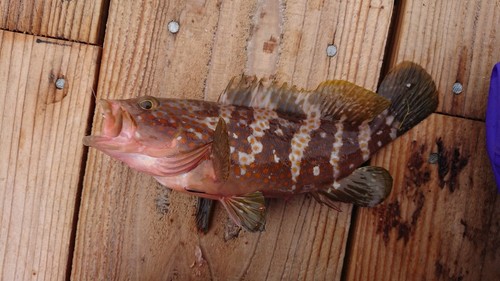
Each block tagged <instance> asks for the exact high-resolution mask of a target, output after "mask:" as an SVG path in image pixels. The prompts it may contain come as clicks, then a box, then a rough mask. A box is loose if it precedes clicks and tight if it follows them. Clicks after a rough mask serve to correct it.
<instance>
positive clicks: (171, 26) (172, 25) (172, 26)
mask: <svg viewBox="0 0 500 281" xmlns="http://www.w3.org/2000/svg"><path fill="white" fill-rule="evenodd" d="M167 27H168V31H170V33H172V34H176V33H177V32H179V28H180V25H179V23H178V22H176V21H174V20H173V21H171V22H169V23H168V26H167Z"/></svg>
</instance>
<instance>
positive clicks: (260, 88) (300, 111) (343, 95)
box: [219, 76, 390, 123]
mask: <svg viewBox="0 0 500 281" xmlns="http://www.w3.org/2000/svg"><path fill="white" fill-rule="evenodd" d="M219 102H220V103H223V104H231V105H238V106H248V107H256V108H267V109H270V110H276V111H278V112H282V113H286V114H292V115H301V116H302V115H309V114H311V113H312V112H316V113H319V114H320V116H321V118H324V119H331V120H340V119H342V118H343V119H344V120H346V121H348V122H356V123H360V122H362V121H365V120H372V119H373V118H374V117H375V116H377V115H378V114H380V113H381V112H382V111H384V110H385V109H387V108H388V107H389V105H390V102H389V100H388V99H386V98H384V97H382V96H380V95H377V94H376V93H374V92H372V91H370V90H368V89H365V88H363V87H360V86H357V85H355V84H353V83H350V82H347V81H342V80H330V81H325V82H323V83H321V84H320V85H319V86H318V87H317V88H316V90H313V91H307V90H303V89H298V88H296V87H295V86H292V87H290V86H288V85H287V84H286V83H284V84H283V85H281V86H279V85H278V84H277V83H271V82H270V81H269V80H267V79H261V80H258V79H257V78H255V77H248V76H241V77H240V78H239V79H238V78H233V79H232V80H231V82H230V83H229V84H228V86H227V88H226V90H225V91H224V93H222V95H221V96H220V97H219Z"/></svg>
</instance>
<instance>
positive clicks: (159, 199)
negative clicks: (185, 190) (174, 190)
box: [155, 185, 173, 221]
mask: <svg viewBox="0 0 500 281" xmlns="http://www.w3.org/2000/svg"><path fill="white" fill-rule="evenodd" d="M156 191H157V194H156V199H155V206H156V213H157V214H159V215H161V216H164V215H166V214H167V213H168V209H169V207H170V189H168V188H167V187H164V186H161V185H158V186H157V188H156ZM171 221H173V220H171Z"/></svg>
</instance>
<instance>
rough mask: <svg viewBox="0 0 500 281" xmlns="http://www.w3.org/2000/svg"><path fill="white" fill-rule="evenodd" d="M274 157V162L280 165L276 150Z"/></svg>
mask: <svg viewBox="0 0 500 281" xmlns="http://www.w3.org/2000/svg"><path fill="white" fill-rule="evenodd" d="M273 156H274V162H276V163H279V162H280V158H279V157H278V155H276V150H274V149H273Z"/></svg>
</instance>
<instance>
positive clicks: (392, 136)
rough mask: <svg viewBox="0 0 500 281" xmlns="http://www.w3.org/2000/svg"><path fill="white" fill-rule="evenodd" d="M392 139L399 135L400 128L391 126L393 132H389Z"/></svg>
mask: <svg viewBox="0 0 500 281" xmlns="http://www.w3.org/2000/svg"><path fill="white" fill-rule="evenodd" d="M389 136H390V137H391V139H395V138H397V137H398V130H397V129H396V128H394V127H392V128H391V133H390V134H389Z"/></svg>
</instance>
